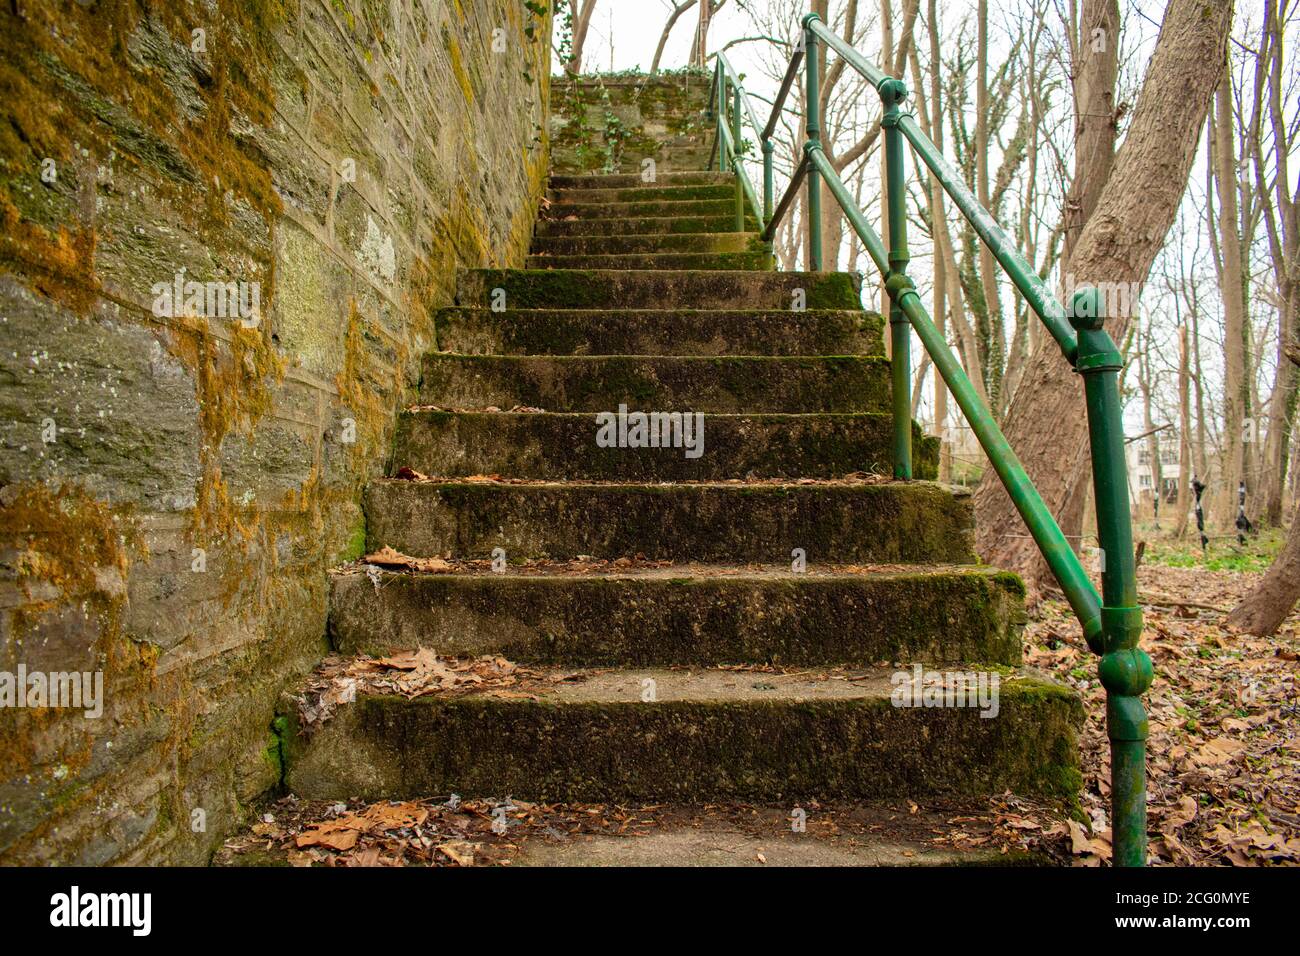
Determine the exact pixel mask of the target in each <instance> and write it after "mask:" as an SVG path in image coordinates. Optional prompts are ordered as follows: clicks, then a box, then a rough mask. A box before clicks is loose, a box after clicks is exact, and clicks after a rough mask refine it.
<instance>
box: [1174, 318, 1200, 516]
mask: <svg viewBox="0 0 1300 956" xmlns="http://www.w3.org/2000/svg"><path fill="white" fill-rule="evenodd" d="M1190 379H1191V356H1190V354H1189V349H1188V347H1187V325H1186V323H1182V324H1180V325H1179V326H1178V501H1177V502H1176V503H1175V505H1174V510H1175V514H1174V537H1175V538H1182V537H1183V536H1184V535H1186V534H1187V511H1188V509H1189V508H1190V507H1191V490H1192V472H1193V471H1194V470H1195V467H1194V466H1193V464H1192V440H1191V433H1192V403H1191V401H1190V397H1191V391H1190V387H1189V385H1190Z"/></svg>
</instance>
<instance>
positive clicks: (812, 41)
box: [803, 13, 822, 272]
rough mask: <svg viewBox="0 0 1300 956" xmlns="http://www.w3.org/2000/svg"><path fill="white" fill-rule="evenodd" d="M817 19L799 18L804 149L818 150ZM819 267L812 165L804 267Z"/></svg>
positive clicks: (818, 182)
mask: <svg viewBox="0 0 1300 956" xmlns="http://www.w3.org/2000/svg"><path fill="white" fill-rule="evenodd" d="M814 20H821V17H819V16H817V14H815V13H809V14H807V15H805V16H804V18H803V28H804V29H803V42H804V70H805V76H806V79H807V106H806V107H805V109H804V114H805V115H804V118H805V121H806V122H805V126H804V129H805V131H806V132H807V134H808V142H807V143H805V144H804V149H805V150H807V149H821V148H822V147H821V138H822V124H821V77H820V76H819V75H818V74H819V71H820V69H821V59H820V58H819V57H818V56H817V43H818V41H817V34H815V33H813V32H812V29H811V28H810V27H809V24H811V23H812V21H814ZM821 268H822V177H821V173H819V172H817V170H816V169H815V168H814V167H811V166H810V167H809V169H808V269H809V270H810V271H812V272H820V271H821Z"/></svg>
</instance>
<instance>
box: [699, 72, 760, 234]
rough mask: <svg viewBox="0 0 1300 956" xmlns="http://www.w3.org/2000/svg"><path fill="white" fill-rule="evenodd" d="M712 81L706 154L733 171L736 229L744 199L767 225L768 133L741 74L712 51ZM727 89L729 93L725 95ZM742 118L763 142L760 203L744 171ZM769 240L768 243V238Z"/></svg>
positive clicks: (740, 229)
mask: <svg viewBox="0 0 1300 956" xmlns="http://www.w3.org/2000/svg"><path fill="white" fill-rule="evenodd" d="M713 57H714V61H715V62H714V64H713V82H712V84H711V85H710V87H709V111H710V112H711V113H712V114H713V118H714V122H715V124H716V135H715V136H714V138H713V149H712V151H711V152H710V155H709V165H710V167H712V165H713V160H714V158H716V159H717V160H718V169H719V170H724V169H728V168H729V169H731V170H732V172H734V173H735V174H736V232H744V231H745V202H746V201H748V202H749V205H750V207H751V208H752V209H753V210H754V218H755V219H757V220H758V223H759V227H760V228H762V227H763V226H765V225H766V223H767V220H768V219H770V218H771V217H772V148H773V147H772V143H771V136H770V135H765V134H764V131H763V129H762V128H761V127H760V126H759V125H758V117H757V116H756V115H755V114H754V107H753V105H752V104H751V103H750V102H749V96H748V95H747V94H746V93H745V88H744V86H743V85H742V84H741V82H740V76H739V74H737V73H736V71H735V70H734V69H733V68H732V66H731V63H730V62H729V61H728V60H727V58H726V56H725V55H723V54H722V53H714V54H713ZM728 92H730V94H731V95H730V97H728ZM744 120H748V121H749V125H750V128H751V129H753V131H754V133H755V134H756V135H757V136H758V137H759V139H760V141H762V143H763V204H762V206H760V205H759V202H758V195H757V193H755V191H754V184H753V183H752V182H751V181H750V179H749V175H748V173H746V172H745V164H744V161H743V157H742V156H741V153H740V141H741V129H742V123H743V121H744ZM767 241H768V245H769V247H770V245H771V242H770V240H767Z"/></svg>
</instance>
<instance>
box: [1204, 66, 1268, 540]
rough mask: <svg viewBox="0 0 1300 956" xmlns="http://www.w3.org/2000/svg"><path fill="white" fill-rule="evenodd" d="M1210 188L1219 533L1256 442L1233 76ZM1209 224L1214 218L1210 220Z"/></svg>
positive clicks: (1223, 101)
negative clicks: (1219, 358) (1217, 303)
mask: <svg viewBox="0 0 1300 956" xmlns="http://www.w3.org/2000/svg"><path fill="white" fill-rule="evenodd" d="M1213 130H1214V165H1213V171H1214V185H1215V192H1216V194H1217V195H1218V199H1219V214H1218V217H1217V223H1216V222H1214V221H1211V223H1210V228H1211V229H1215V228H1216V227H1217V230H1218V236H1217V242H1215V241H1213V240H1214V239H1215V237H1214V236H1213V235H1212V236H1211V240H1212V242H1211V245H1212V246H1213V247H1216V250H1217V253H1216V255H1215V264H1216V265H1217V266H1218V276H1219V293H1220V295H1221V297H1222V299H1223V361H1224V371H1223V467H1222V469H1221V478H1220V482H1221V484H1222V488H1221V489H1220V490H1221V491H1222V493H1223V497H1222V498H1221V499H1220V510H1219V513H1218V515H1217V518H1218V522H1217V523H1218V524H1219V526H1220V527H1223V528H1227V527H1230V526H1231V525H1232V524H1233V522H1234V521H1235V519H1236V514H1237V484H1238V482H1240V481H1241V480H1242V479H1243V478H1244V477H1245V475H1246V473H1247V469H1246V462H1245V456H1246V448H1245V445H1246V442H1245V441H1243V438H1245V437H1249V438H1251V439H1254V438H1255V437H1257V436H1256V435H1255V434H1254V432H1255V428H1254V427H1253V423H1252V422H1248V421H1247V419H1248V417H1249V416H1250V414H1251V408H1250V389H1249V386H1248V384H1247V381H1248V374H1247V367H1248V365H1247V358H1246V356H1247V352H1246V335H1247V330H1246V301H1245V279H1244V272H1243V269H1244V265H1243V263H1242V256H1241V252H1242V249H1241V235H1240V233H1239V232H1238V219H1239V210H1238V207H1237V152H1236V124H1235V123H1234V121H1233V117H1232V74H1231V71H1229V70H1228V69H1227V66H1226V63H1225V65H1224V69H1223V79H1222V81H1221V82H1220V83H1219V89H1218V92H1217V93H1216V95H1215V105H1214V122H1213ZM1211 219H1212V220H1213V219H1214V217H1211Z"/></svg>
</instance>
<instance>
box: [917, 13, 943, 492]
mask: <svg viewBox="0 0 1300 956" xmlns="http://www.w3.org/2000/svg"><path fill="white" fill-rule="evenodd" d="M926 17H927V20H928V21H929V22H928V26H929V28H930V102H931V103H933V104H934V112H935V115H936V116H942V115H943V101H942V99H941V87H942V83H941V80H940V73H941V71H942V61H941V60H940V59H939V12H938V9H937V3H936V0H929V6H928V7H927V8H926ZM911 52H912V62H913V64H916V53H915V50H913V51H911ZM915 86H916V88H917V91H918V94H919V91H920V90H921V77H920V70H919V69H918V70H917V74H916V83H915ZM931 132H932V133H933V134H934V135H933V139H934V145H935V146H937V147H938V148H939V152H941V153H942V152H943V125H942V124H940V125H939V127H938V128H935V129H932V130H931ZM930 215H931V216H932V217H936V218H937V217H942V216H943V215H944V211H943V188H942V187H941V186H939V184H938V183H932V184H931V206H930ZM947 281H948V270H947V266H946V263H945V261H944V257H943V247H942V245H941V243H940V240H939V236H938V231H937V230H935V237H934V324H935V326H936V327H937V328H938V330H939V334H940V335H942V336H943V337H944V340H945V341H947V338H948V321H947V317H946V315H945V314H944V313H945V312H947V310H948V295H947V290H946V289H945V287H944V283H946V282H947ZM934 430H935V434H936V435H938V437H939V480H940V481H942V482H943V483H945V484H951V483H952V442H951V441H950V440H949V437H948V386H947V385H945V384H944V381H943V376H942V375H938V374H936V375H935V376H934Z"/></svg>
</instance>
